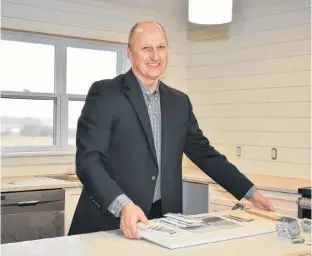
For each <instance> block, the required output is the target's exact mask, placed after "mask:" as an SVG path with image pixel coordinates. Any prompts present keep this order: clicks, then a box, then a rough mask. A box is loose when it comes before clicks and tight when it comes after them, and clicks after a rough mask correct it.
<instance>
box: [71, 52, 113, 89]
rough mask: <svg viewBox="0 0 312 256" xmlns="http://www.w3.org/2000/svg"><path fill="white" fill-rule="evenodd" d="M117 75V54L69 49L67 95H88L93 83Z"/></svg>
mask: <svg viewBox="0 0 312 256" xmlns="http://www.w3.org/2000/svg"><path fill="white" fill-rule="evenodd" d="M116 74H117V53H116V52H112V51H100V50H90V49H79V48H72V47H69V48H67V83H66V84H67V93H70V94H87V92H88V90H89V88H90V85H91V84H92V83H93V82H95V81H97V80H101V79H106V78H113V77H115V76H116Z"/></svg>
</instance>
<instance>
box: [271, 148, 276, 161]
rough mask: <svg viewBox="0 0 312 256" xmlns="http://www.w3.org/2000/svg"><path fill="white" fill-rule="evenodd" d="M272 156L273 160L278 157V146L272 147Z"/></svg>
mask: <svg viewBox="0 0 312 256" xmlns="http://www.w3.org/2000/svg"><path fill="white" fill-rule="evenodd" d="M271 158H272V159H273V160H276V159H277V149H276V148H272V150H271Z"/></svg>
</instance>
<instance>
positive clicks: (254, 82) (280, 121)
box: [185, 0, 311, 179]
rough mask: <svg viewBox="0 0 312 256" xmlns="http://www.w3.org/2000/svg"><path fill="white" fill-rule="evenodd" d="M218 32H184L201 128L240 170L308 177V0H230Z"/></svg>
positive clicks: (190, 91)
mask: <svg viewBox="0 0 312 256" xmlns="http://www.w3.org/2000/svg"><path fill="white" fill-rule="evenodd" d="M224 31H225V30H224V26H220V33H218V28H216V27H214V28H194V29H192V30H191V31H190V32H189V35H188V38H189V39H190V43H189V69H188V76H187V79H188V94H189V95H190V98H191V100H192V101H193V104H194V109H195V112H196V115H197V117H198V119H199V122H200V125H201V127H202V130H203V131H204V133H205V134H206V135H207V137H208V138H209V139H210V141H211V143H212V144H213V145H214V146H215V147H216V148H217V149H218V150H219V151H221V152H222V153H224V154H225V155H226V156H227V157H228V158H229V160H230V161H232V162H233V163H234V164H235V165H236V166H238V167H239V169H240V170H241V171H242V172H248V173H260V174H269V175H276V176H287V177H299V178H307V179H308V178H311V77H310V76H311V1H310V0H300V1H293V0H292V1H290V0H253V1H247V0H237V1H235V6H234V15H233V22H232V23H231V24H230V25H229V26H227V30H226V33H224ZM237 145H239V146H241V157H239V158H238V157H236V146H237ZM271 148H277V155H278V158H277V160H272V159H271ZM185 165H186V166H190V165H191V164H190V163H189V162H188V161H186V163H185ZM191 166H192V165H191Z"/></svg>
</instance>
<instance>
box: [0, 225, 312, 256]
mask: <svg viewBox="0 0 312 256" xmlns="http://www.w3.org/2000/svg"><path fill="white" fill-rule="evenodd" d="M308 249H309V246H308V245H306V244H292V243H291V242H290V241H288V240H283V239H281V238H279V237H278V236H277V233H271V234H266V235H259V236H253V237H247V238H242V239H234V240H228V241H223V242H216V243H211V244H205V245H199V246H193V247H188V248H183V249H176V250H169V249H166V248H164V247H160V246H158V245H156V244H153V243H150V242H148V241H146V240H143V239H142V240H129V239H126V238H125V237H124V236H123V235H122V233H121V231H120V230H116V231H110V232H96V233H90V234H83V235H75V236H64V237H59V238H49V239H41V240H35V241H27V242H19V243H11V244H3V245H1V255H2V256H21V255H23V256H38V255H40V256H55V255H60V256H61V255H64V256H65V255H66V256H103V255H116V256H122V255H127V256H129V255H136V256H141V255H142V256H143V255H144V256H146V255H148V256H156V255H157V256H160V255H161V256H167V255H170V256H171V255H176V256H189V255H194V256H201V255H205V256H207V255H218V256H229V255H231V256H232V255H233V256H234V255H240V256H259V255H264V256H286V255H293V256H295V255H300V254H298V252H300V251H304V250H308ZM216 252H217V253H216ZM292 253H297V254H292Z"/></svg>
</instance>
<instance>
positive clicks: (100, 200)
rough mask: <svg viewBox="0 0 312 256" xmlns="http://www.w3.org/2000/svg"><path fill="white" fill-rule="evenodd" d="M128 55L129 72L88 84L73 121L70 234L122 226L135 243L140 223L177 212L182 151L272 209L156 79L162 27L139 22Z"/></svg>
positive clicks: (186, 105) (185, 105)
mask: <svg viewBox="0 0 312 256" xmlns="http://www.w3.org/2000/svg"><path fill="white" fill-rule="evenodd" d="M127 54H128V57H129V59H130V60H131V64H132V68H131V69H130V70H129V71H128V72H127V73H126V74H123V75H119V76H117V77H116V78H114V79H110V80H102V81H98V82H95V83H94V84H92V86H91V88H90V90H89V93H88V95H87V98H86V102H85V105H84V108H83V110H82V113H81V116H80V118H79V121H78V128H77V140H76V141H77V153H76V170H77V175H78V177H79V178H80V180H81V182H82V184H83V186H84V187H83V191H82V194H81V196H80V199H79V202H78V205H77V208H76V211H75V214H74V217H73V221H72V225H71V229H70V232H69V234H80V233H88V232H96V231H100V230H111V229H118V228H119V227H120V228H121V229H122V230H123V233H124V235H125V236H126V237H127V238H137V239H138V238H140V236H139V234H138V231H137V229H136V223H137V222H138V221H141V222H143V223H145V224H147V223H148V219H152V218H157V217H161V216H162V215H163V214H164V213H167V212H179V213H181V212H182V171H181V169H182V168H181V165H182V155H183V152H184V153H185V154H186V155H187V156H188V157H189V158H190V159H191V160H192V161H193V162H194V163H195V164H196V165H197V166H198V167H199V168H201V169H202V170H203V171H204V172H205V173H206V174H207V175H209V176H210V177H211V178H212V179H214V180H215V181H216V182H217V183H219V184H220V185H221V186H222V187H224V188H225V189H226V190H227V191H229V192H230V193H231V194H232V195H233V196H235V197H236V198H237V199H238V200H240V199H242V198H243V197H245V198H248V199H250V201H251V202H252V203H253V204H254V205H255V206H256V207H258V208H262V209H267V210H273V207H272V205H271V204H270V202H269V201H268V200H267V199H266V198H264V197H263V196H262V195H261V194H260V192H259V191H258V190H257V189H256V187H255V186H254V184H253V183H252V182H251V181H250V180H248V179H247V178H246V177H245V176H244V175H243V174H241V173H240V172H239V171H238V170H237V168H236V167H235V166H234V165H232V164H231V163H229V162H228V161H227V159H226V158H225V156H223V155H221V154H220V153H219V152H217V151H216V150H215V149H214V148H213V147H212V146H211V145H210V144H209V141H208V139H207V138H206V137H204V135H203V134H202V131H201V130H200V128H199V127H198V123H197V120H196V118H195V116H194V114H193V111H192V105H191V102H190V100H189V98H188V96H187V95H186V94H184V93H182V92H180V91H178V90H175V89H172V88H170V87H168V86H167V85H165V84H164V83H163V82H161V81H160V77H161V75H162V74H163V73H164V72H165V70H166V68H167V64H168V42H167V37H166V34H165V31H164V29H163V28H162V27H161V26H160V25H159V24H158V23H155V22H151V21H145V22H140V23H137V24H136V25H135V26H134V27H133V28H132V29H131V31H130V35H129V42H128V47H127ZM194 200H196V198H194Z"/></svg>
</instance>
